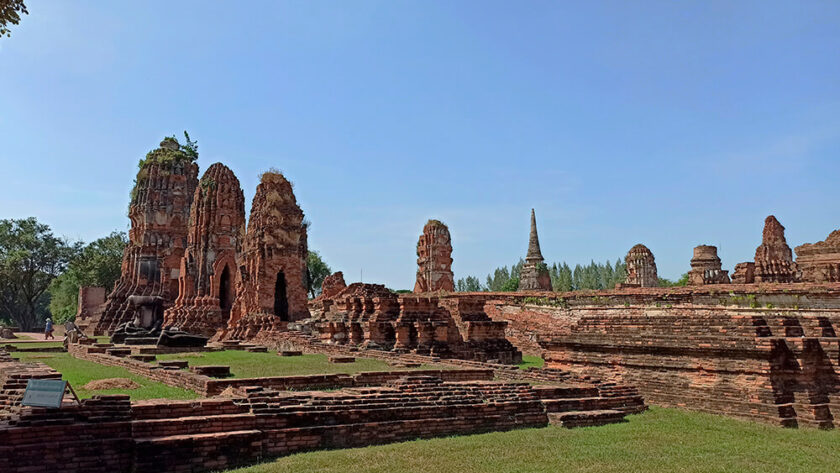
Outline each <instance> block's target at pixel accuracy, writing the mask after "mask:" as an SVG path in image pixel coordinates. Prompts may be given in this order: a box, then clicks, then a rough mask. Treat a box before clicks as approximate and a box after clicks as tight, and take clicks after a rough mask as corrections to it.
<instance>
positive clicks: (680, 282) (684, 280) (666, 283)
mask: <svg viewBox="0 0 840 473" xmlns="http://www.w3.org/2000/svg"><path fill="white" fill-rule="evenodd" d="M687 285H688V273H683V275H682V276H680V278H679V279H677V280H676V281H671V280H670V279H667V278H659V287H681V286H687Z"/></svg>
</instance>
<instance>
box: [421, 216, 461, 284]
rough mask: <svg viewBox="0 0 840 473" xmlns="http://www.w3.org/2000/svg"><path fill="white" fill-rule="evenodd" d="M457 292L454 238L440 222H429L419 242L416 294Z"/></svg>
mask: <svg viewBox="0 0 840 473" xmlns="http://www.w3.org/2000/svg"><path fill="white" fill-rule="evenodd" d="M433 291H449V292H453V291H455V277H454V275H453V274H452V238H451V237H450V236H449V228H447V226H446V225H445V224H444V223H443V222H441V221H440V220H429V221H428V222H426V225H425V226H424V227H423V234H422V235H420V240H419V241H418V242H417V282H416V283H415V284H414V292H433Z"/></svg>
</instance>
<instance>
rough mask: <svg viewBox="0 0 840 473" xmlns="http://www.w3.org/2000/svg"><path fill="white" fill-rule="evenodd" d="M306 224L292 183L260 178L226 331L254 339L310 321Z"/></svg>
mask: <svg viewBox="0 0 840 473" xmlns="http://www.w3.org/2000/svg"><path fill="white" fill-rule="evenodd" d="M307 225H308V224H307V223H306V222H305V221H304V218H303V211H302V210H301V209H300V207H299V206H298V204H297V199H296V198H295V194H294V192H293V191H292V184H291V183H290V182H289V181H288V180H287V179H286V178H285V177H284V176H283V175H282V174H280V173H277V172H266V173H264V174H263V175H262V176H261V178H260V184H259V185H258V186H257V192H256V195H255V196H254V202H253V204H252V206H251V216H250V218H249V219H248V231H247V233H246V234H245V240H244V244H243V263H241V264H240V266H239V279H238V280H237V286H236V303H235V305H234V308H233V313H232V318H231V323H230V328H231V330H232V331H233V332H238V333H242V332H243V331H246V332H248V333H249V334H256V333H258V332H259V331H262V330H269V331H270V330H279V329H281V328H283V327H284V326H285V325H286V324H287V323H288V322H290V321H296V320H302V319H305V318H308V317H309V309H308V297H307V294H306V255H307V251H308V250H307V239H306V228H307Z"/></svg>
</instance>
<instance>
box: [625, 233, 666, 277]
mask: <svg viewBox="0 0 840 473" xmlns="http://www.w3.org/2000/svg"><path fill="white" fill-rule="evenodd" d="M624 263H625V264H626V265H627V280H626V282H625V284H626V285H627V286H636V287H657V286H659V276H658V275H657V274H656V261H655V260H654V259H653V253H651V251H650V250H649V249H648V248H647V247H646V246H645V245H642V244H641V243H640V244H638V245H636V246H634V247H633V248H630V251H628V252H627V256H626V257H625V258H624Z"/></svg>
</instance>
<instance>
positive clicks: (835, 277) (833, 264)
mask: <svg viewBox="0 0 840 473" xmlns="http://www.w3.org/2000/svg"><path fill="white" fill-rule="evenodd" d="M796 265H797V266H798V268H799V270H800V271H802V280H803V281H806V282H840V230H835V231H833V232H831V234H830V235H828V238H826V239H825V240H824V241H820V242H817V243H806V244H804V245H801V246H797V247H796Z"/></svg>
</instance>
